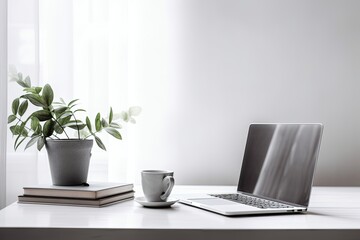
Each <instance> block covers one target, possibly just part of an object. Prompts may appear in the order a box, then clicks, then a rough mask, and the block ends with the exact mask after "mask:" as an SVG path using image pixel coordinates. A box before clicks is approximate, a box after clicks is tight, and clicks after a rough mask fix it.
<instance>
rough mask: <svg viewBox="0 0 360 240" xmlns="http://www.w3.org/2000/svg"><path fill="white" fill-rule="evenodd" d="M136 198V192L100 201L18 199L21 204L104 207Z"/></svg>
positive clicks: (55, 198)
mask: <svg viewBox="0 0 360 240" xmlns="http://www.w3.org/2000/svg"><path fill="white" fill-rule="evenodd" d="M133 198H134V191H131V192H127V193H122V194H117V195H112V196H108V197H104V198H99V199H81V198H59V197H39V196H27V195H22V196H19V197H18V200H19V201H18V202H19V203H33V204H54V205H70V206H86V207H104V206H108V205H110V204H115V203H119V202H123V201H126V200H131V199H133Z"/></svg>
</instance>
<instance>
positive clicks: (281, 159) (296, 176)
mask: <svg viewBox="0 0 360 240" xmlns="http://www.w3.org/2000/svg"><path fill="white" fill-rule="evenodd" d="M322 128H323V127H322V125H321V124H251V125H250V127H249V133H248V139H247V143H246V148H245V153H244V159H243V163H242V167H241V174H240V179H239V184H238V191H241V192H247V193H251V194H254V195H258V196H263V197H267V198H271V199H277V200H281V201H285V202H289V203H294V204H298V205H301V206H308V204H309V198H310V191H311V186H312V180H313V175H314V170H315V163H316V160H317V157H318V152H319V148H320V140H321V135H322Z"/></svg>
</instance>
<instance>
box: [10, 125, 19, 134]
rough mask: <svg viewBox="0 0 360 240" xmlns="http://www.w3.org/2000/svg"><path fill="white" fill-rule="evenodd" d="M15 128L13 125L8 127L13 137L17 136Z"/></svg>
mask: <svg viewBox="0 0 360 240" xmlns="http://www.w3.org/2000/svg"><path fill="white" fill-rule="evenodd" d="M16 127H19V126H17V125H14V126H11V127H10V131H11V133H12V134H13V135H18V134H16Z"/></svg>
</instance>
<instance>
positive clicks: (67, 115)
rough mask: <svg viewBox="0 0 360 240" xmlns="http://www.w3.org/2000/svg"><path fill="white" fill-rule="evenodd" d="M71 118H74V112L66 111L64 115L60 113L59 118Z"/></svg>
mask: <svg viewBox="0 0 360 240" xmlns="http://www.w3.org/2000/svg"><path fill="white" fill-rule="evenodd" d="M69 116H70V117H71V116H72V112H71V111H65V112H63V113H60V114H58V115H57V117H58V118H66V117H69Z"/></svg>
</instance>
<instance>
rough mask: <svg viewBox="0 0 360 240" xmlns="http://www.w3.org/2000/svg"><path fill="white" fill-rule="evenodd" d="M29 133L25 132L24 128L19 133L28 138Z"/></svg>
mask: <svg viewBox="0 0 360 240" xmlns="http://www.w3.org/2000/svg"><path fill="white" fill-rule="evenodd" d="M28 134H29V132H28V131H27V130H26V128H24V129H23V130H22V132H21V135H22V136H24V137H28Z"/></svg>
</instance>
